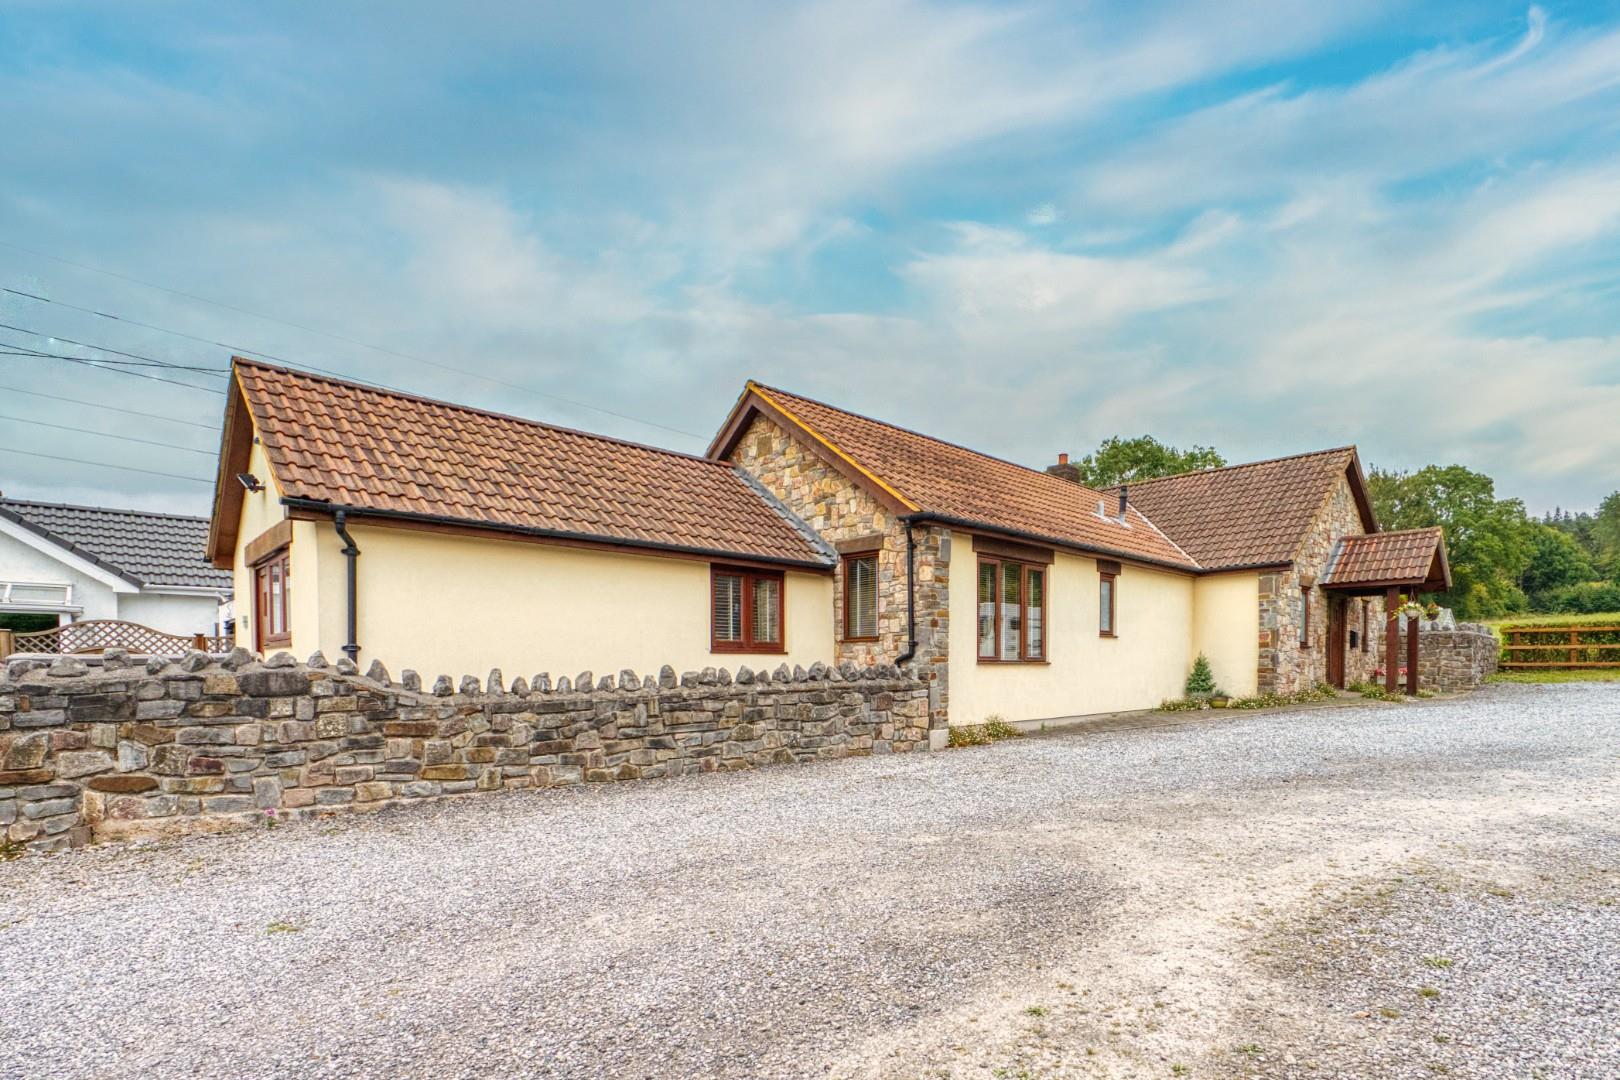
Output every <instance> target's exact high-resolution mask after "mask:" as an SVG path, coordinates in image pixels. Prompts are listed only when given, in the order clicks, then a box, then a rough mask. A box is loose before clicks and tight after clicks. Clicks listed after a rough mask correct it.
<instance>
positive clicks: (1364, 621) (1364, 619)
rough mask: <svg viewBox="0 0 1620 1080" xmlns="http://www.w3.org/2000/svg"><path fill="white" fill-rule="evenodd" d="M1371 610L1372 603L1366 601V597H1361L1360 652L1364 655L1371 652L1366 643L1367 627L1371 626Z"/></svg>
mask: <svg viewBox="0 0 1620 1080" xmlns="http://www.w3.org/2000/svg"><path fill="white" fill-rule="evenodd" d="M1371 609H1372V601H1371V600H1368V599H1367V598H1366V597H1362V599H1361V651H1362V652H1364V653H1365V652H1371V651H1372V649H1371V647H1370V646H1369V644H1368V642H1367V627H1369V626H1370V625H1372V622H1371V618H1372V617H1371V615H1369V612H1370V611H1371Z"/></svg>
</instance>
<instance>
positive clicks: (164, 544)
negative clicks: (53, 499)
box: [0, 499, 231, 650]
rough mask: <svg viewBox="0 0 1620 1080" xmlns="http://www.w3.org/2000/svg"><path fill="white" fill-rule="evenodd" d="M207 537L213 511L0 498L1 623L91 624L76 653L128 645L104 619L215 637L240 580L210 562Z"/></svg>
mask: <svg viewBox="0 0 1620 1080" xmlns="http://www.w3.org/2000/svg"><path fill="white" fill-rule="evenodd" d="M207 535H208V521H207V519H206V518H200V517H186V516H183V515H180V514H154V513H148V512H146V511H142V510H112V509H108V508H106V507H100V506H67V505H63V504H61V503H48V502H33V501H30V500H27V499H0V629H11V630H17V631H25V632H28V631H41V630H45V629H47V628H49V627H56V626H69V625H71V624H77V623H85V624H86V626H84V627H82V628H79V629H80V630H81V631H82V632H80V633H76V634H69V635H68V636H67V637H66V638H64V639H63V645H64V647H65V648H68V649H69V650H72V649H73V648H75V647H83V648H95V647H100V646H102V645H106V644H120V645H122V644H126V641H124V640H122V639H111V638H106V637H104V636H103V635H104V633H105V626H104V621H105V620H117V621H120V622H127V623H136V624H139V625H140V626H142V627H147V628H150V629H152V630H156V631H159V632H160V633H162V634H169V635H175V636H182V637H187V638H189V637H192V636H194V635H197V634H202V635H204V636H212V635H214V634H216V633H218V622H219V614H220V605H221V603H222V602H223V601H225V600H228V599H229V597H230V594H231V578H230V575H229V574H226V573H221V572H220V571H219V570H217V569H215V568H214V567H212V566H210V565H209V564H208V559H207V558H206V557H205V556H204V540H205V539H206V537H207ZM92 623H94V624H96V625H95V627H91V626H90V625H89V624H92Z"/></svg>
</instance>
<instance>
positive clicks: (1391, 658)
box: [1384, 588, 1401, 694]
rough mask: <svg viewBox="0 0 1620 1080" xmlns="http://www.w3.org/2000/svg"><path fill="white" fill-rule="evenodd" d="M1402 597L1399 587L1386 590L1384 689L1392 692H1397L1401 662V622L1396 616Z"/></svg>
mask: <svg viewBox="0 0 1620 1080" xmlns="http://www.w3.org/2000/svg"><path fill="white" fill-rule="evenodd" d="M1400 598H1401V591H1400V590H1399V589H1396V588H1390V589H1387V590H1385V592H1384V689H1385V690H1387V691H1388V692H1389V693H1391V694H1393V693H1394V692H1395V674H1396V672H1397V671H1399V670H1400V663H1401V658H1400V652H1401V624H1400V622H1399V620H1397V619H1396V618H1395V606H1396V605H1397V604H1399V603H1400Z"/></svg>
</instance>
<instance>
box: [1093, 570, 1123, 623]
mask: <svg viewBox="0 0 1620 1080" xmlns="http://www.w3.org/2000/svg"><path fill="white" fill-rule="evenodd" d="M1105 582H1106V583H1107V585H1108V625H1107V626H1106V627H1104V626H1103V625H1102V624H1101V620H1100V619H1099V621H1098V626H1097V636H1098V637H1100V638H1117V637H1119V574H1117V573H1109V572H1108V571H1106V570H1099V571H1097V591H1098V592H1099V593H1100V592H1101V591H1102V587H1103V584H1104V583H1105ZM1097 614H1098V615H1099V616H1100V615H1101V614H1102V604H1101V602H1100V601H1099V603H1098V604H1097Z"/></svg>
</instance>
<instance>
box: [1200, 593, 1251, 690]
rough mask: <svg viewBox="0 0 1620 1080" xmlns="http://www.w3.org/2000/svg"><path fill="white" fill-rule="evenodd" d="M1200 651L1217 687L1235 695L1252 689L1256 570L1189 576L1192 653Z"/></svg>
mask: <svg viewBox="0 0 1620 1080" xmlns="http://www.w3.org/2000/svg"><path fill="white" fill-rule="evenodd" d="M1200 652H1201V653H1203V654H1204V655H1205V656H1207V657H1208V658H1209V666H1210V670H1211V671H1212V672H1214V675H1215V682H1216V684H1217V685H1218V686H1219V687H1220V688H1221V689H1222V690H1225V691H1226V692H1227V693H1229V694H1235V695H1237V696H1238V697H1250V696H1253V695H1254V694H1255V693H1257V692H1258V679H1259V675H1258V672H1259V667H1260V575H1259V573H1257V572H1255V571H1252V570H1251V571H1247V572H1244V571H1238V572H1234V573H1230V574H1212V575H1210V576H1209V577H1201V578H1196V579H1195V580H1194V583H1193V643H1192V656H1193V657H1195V658H1196V657H1197V655H1198V654H1199V653H1200ZM1188 668H1189V670H1190V669H1191V661H1190V660H1189V663H1188Z"/></svg>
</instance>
